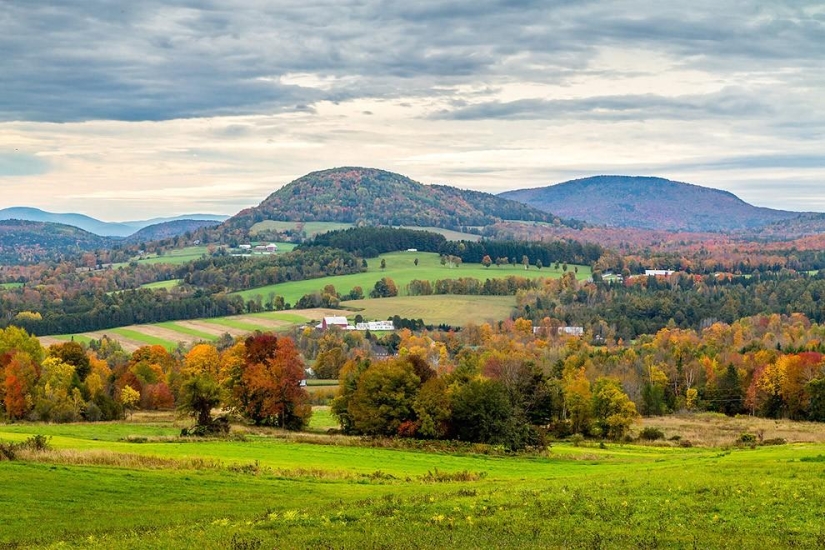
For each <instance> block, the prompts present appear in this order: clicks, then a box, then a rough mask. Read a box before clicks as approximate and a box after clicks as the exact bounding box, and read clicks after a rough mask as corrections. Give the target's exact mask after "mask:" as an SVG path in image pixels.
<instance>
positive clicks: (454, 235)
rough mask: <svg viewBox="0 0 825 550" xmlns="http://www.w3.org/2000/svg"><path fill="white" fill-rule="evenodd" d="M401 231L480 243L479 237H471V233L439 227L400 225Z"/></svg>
mask: <svg viewBox="0 0 825 550" xmlns="http://www.w3.org/2000/svg"><path fill="white" fill-rule="evenodd" d="M401 228H402V229H412V230H414V231H429V232H430V233H438V234H439V235H444V237H445V238H446V239H447V240H448V241H480V240H481V236H480V235H473V234H472V233H463V232H461V231H453V230H452V229H442V228H441V227H414V226H411V225H402V226H401Z"/></svg>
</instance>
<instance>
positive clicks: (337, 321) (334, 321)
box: [315, 316, 355, 330]
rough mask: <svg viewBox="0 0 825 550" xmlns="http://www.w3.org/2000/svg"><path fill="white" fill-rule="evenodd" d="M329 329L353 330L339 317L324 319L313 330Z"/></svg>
mask: <svg viewBox="0 0 825 550" xmlns="http://www.w3.org/2000/svg"><path fill="white" fill-rule="evenodd" d="M331 327H338V328H340V329H343V330H355V327H354V326H352V325H350V324H349V322H348V321H347V318H346V317H341V316H331V317H324V320H323V321H321V323H320V324H319V325H317V326H316V327H315V328H317V329H321V330H328V329H330V328H331Z"/></svg>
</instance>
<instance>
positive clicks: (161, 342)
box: [107, 328, 178, 350]
mask: <svg viewBox="0 0 825 550" xmlns="http://www.w3.org/2000/svg"><path fill="white" fill-rule="evenodd" d="M107 332H110V333H112V334H115V335H120V336H124V337H126V338H129V339H131V340H135V341H137V342H142V343H143V344H146V345H147V346H163V347H165V348H166V349H168V350H173V349H175V348H177V347H178V343H177V342H173V341H171V340H166V339H164V338H158V337H157V336H152V335H150V334H145V333H143V332H140V331H137V330H133V329H128V328H110V329H107Z"/></svg>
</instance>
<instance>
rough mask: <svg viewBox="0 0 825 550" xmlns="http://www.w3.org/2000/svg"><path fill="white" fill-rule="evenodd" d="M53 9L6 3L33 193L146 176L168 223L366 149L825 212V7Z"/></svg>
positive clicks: (423, 172) (362, 1)
mask: <svg viewBox="0 0 825 550" xmlns="http://www.w3.org/2000/svg"><path fill="white" fill-rule="evenodd" d="M52 4H56V5H48V4H47V3H40V2H5V3H3V10H2V13H0V51H3V52H4V55H3V56H0V74H2V76H1V77H0V184H2V185H3V186H4V188H6V189H17V190H19V191H20V193H21V194H17V195H8V194H5V193H4V195H6V197H9V196H13V197H14V200H16V201H27V203H28V204H36V205H38V206H46V207H49V206H50V204H49V201H52V202H55V201H62V204H66V205H68V206H71V207H73V208H81V207H84V206H85V211H88V212H92V213H98V212H100V211H105V210H106V209H107V208H108V207H107V206H106V205H107V204H109V205H112V204H114V206H112V208H115V209H117V208H119V207H118V206H117V205H118V204H121V203H122V202H123V200H122V199H123V197H127V196H130V197H131V196H132V194H130V193H118V190H119V189H125V190H132V191H140V192H141V193H143V195H140V194H138V195H135V196H134V197H133V198H132V200H133V201H134V203H133V207H134V208H136V209H138V210H141V211H143V212H146V213H147V214H165V213H171V212H170V211H169V210H170V209H174V210H179V211H186V210H199V209H201V208H202V207H204V206H207V207H208V206H212V207H213V209H215V210H216V211H221V212H226V213H232V211H233V209H235V208H236V207H239V206H247V205H249V204H254V203H256V202H258V201H260V200H261V199H263V198H264V196H265V195H266V194H267V193H269V192H271V191H272V190H274V189H275V188H276V187H278V186H279V185H282V184H284V183H286V182H287V181H288V180H289V179H291V178H292V177H295V176H299V175H301V174H303V173H305V172H307V171H310V170H313V169H320V168H326V167H330V166H335V165H353V164H367V165H372V166H377V167H381V168H387V169H391V170H398V171H401V172H404V173H405V174H408V175H410V176H411V177H414V178H416V179H419V180H422V181H425V182H448V183H453V184H457V185H461V186H465V187H473V188H477V189H482V190H490V191H499V190H504V189H508V188H515V187H521V186H527V185H530V186H535V185H543V184H550V183H554V182H556V181H560V180H561V179H564V178H565V177H566V176H568V175H570V176H574V175H589V174H594V173H605V172H611V173H617V172H620V173H645V174H652V175H662V176H665V177H673V178H678V179H682V180H686V181H691V182H694V183H698V184H701V185H709V186H714V187H720V188H727V189H730V190H732V191H734V192H737V193H738V194H740V196H742V198H744V199H745V200H750V201H752V202H753V201H757V200H758V201H762V203H763V204H766V205H773V206H777V207H779V206H781V207H785V208H796V209H804V208H812V207H814V205H815V204H817V206H816V207H817V208H820V206H819V205H818V203H815V202H814V203H812V202H811V200H810V192H809V189H810V186H811V185H815V184H816V183H817V182H819V183H822V182H823V176H825V167H823V164H822V162H821V161H822V151H821V143H822V142H823V138H825V100H823V94H822V93H821V90H822V89H824V88H825V70H824V69H823V65H822V52H823V51H825V8H823V6H822V4H821V3H819V2H804V1H802V2H800V1H791V0H789V1H786V2H781V1H779V2H758V1H735V2H728V3H722V4H720V3H718V2H705V1H697V2H692V3H690V4H689V5H687V4H685V5H684V6H685V7H679V6H672V5H669V4H666V3H654V2H642V1H616V2H614V1H610V2H608V1H582V2H576V3H570V2H561V1H538V0H535V1H532V0H521V1H504V0H500V1H497V0H474V1H469V0H459V1H454V2H443V1H418V2H411V3H400V2H390V1H375V0H335V1H333V0H329V1H325V0H308V1H307V0H304V1H297V0H296V1H291V0H288V1H279V2H266V1H263V0H248V1H243V2H240V1H229V0H224V1H220V2H218V1H194V0H191V1H179V2H174V3H170V2H160V1H155V0H147V1H145V2H132V3H122V2H112V1H104V0H89V1H86V2H75V3H69V2H66V3H52ZM634 170H635V172H634ZM651 170H655V174H654V173H653V172H651ZM748 182H752V183H753V184H754V185H753V186H752V189H749V186H748ZM766 182H777V185H776V190H775V192H774V194H773V195H771V191H770V185H769V186H768V189H767V190H766V187H765V185H766ZM779 184H781V185H779ZM796 184H799V185H800V187H799V189H800V192H799V193H798V196H797V194H795V192H794V191H793V190H794V189H796V187H794V185H796ZM806 186H807V187H806ZM258 193H260V194H258ZM749 194H750V196H749ZM141 196H145V199H141ZM164 197H167V198H168V200H166V201H165V202H163V198H164ZM170 197H171V198H170ZM189 197H191V198H192V200H198V201H200V203H199V204H193V205H191V207H190V206H189V204H188V203H187V202H186V200H188V198H189ZM210 197H212V199H211V200H213V201H214V202H208V201H209V200H210ZM803 197H804V199H803ZM797 199H798V200H797ZM9 200H10V199H9V198H4V199H3V201H4V202H8V201H9ZM8 205H9V204H2V206H8ZM806 205H807V206H806ZM821 208H822V209H825V204H823V205H822V206H821ZM60 209H62V210H65V209H66V208H60ZM109 211H110V213H111V210H109ZM113 214H114V216H117V217H121V218H122V217H129V216H128V214H129V213H128V212H127V213H123V215H120V213H119V212H114V213H113ZM109 217H112V215H110V216H109Z"/></svg>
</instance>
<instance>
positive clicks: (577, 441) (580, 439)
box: [570, 434, 584, 447]
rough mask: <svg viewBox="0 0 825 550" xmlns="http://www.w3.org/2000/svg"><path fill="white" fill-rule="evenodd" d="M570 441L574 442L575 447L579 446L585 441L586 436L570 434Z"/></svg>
mask: <svg viewBox="0 0 825 550" xmlns="http://www.w3.org/2000/svg"><path fill="white" fill-rule="evenodd" d="M570 443H572V444H573V446H574V447H578V446H579V445H581V444H582V443H584V436H583V435H582V434H573V435H571V436H570Z"/></svg>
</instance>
